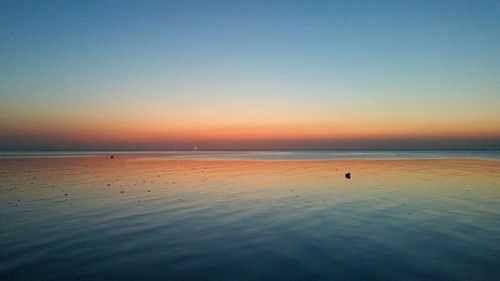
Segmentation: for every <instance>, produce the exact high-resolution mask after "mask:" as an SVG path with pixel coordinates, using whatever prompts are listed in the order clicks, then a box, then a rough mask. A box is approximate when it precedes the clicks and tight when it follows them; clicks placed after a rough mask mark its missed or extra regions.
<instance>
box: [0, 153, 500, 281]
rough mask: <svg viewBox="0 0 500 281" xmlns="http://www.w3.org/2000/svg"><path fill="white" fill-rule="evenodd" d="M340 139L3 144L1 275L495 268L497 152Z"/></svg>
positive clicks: (258, 275) (441, 272)
mask: <svg viewBox="0 0 500 281" xmlns="http://www.w3.org/2000/svg"><path fill="white" fill-rule="evenodd" d="M343 153H350V154H348V155H340V154H338V153H337V154H336V153H335V152H321V151H317V152H312V153H311V152H308V153H305V152H289V151H277V152H276V151H275V152H262V151H261V152H234V151H230V152H196V153H194V152H169V153H118V154H115V156H116V157H115V158H114V159H110V158H109V154H104V153H81V154H77V155H73V154H68V153H66V154H48V153H45V154H22V155H19V154H3V156H2V157H0V222H1V224H0V280H159V279H161V280H499V279H500V161H498V160H494V159H496V157H497V156H496V155H497V154H498V153H496V154H495V153H489V154H488V153H484V154H485V155H486V156H485V155H482V154H481V155H479V156H478V155H477V154H476V155H469V154H467V152H463V153H461V154H460V153H458V154H449V153H448V154H447V153H446V152H426V153H425V154H419V155H417V156H415V155H414V153H415V152H387V154H383V153H382V155H381V152H370V153H368V154H369V155H368V156H369V157H368V156H366V155H367V153H366V152H364V154H359V153H358V152H343ZM356 153H358V154H357V155H354V156H353V154H356ZM397 154H399V156H398V155H397ZM492 155H493V156H492ZM82 156H85V157H82ZM360 156H363V157H360ZM345 158H349V159H345ZM346 172H351V173H352V178H351V179H346V178H345V177H344V174H345V173H346Z"/></svg>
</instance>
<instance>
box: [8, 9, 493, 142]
mask: <svg viewBox="0 0 500 281" xmlns="http://www.w3.org/2000/svg"><path fill="white" fill-rule="evenodd" d="M194 145H197V146H198V147H199V148H497V149H498V148H500V2H499V1H458V0H457V1H306V0H304V1H175V2H174V1H171V2H168V1H2V0H0V150H16V149H21V150H22V149H107V148H155V149H158V148H165V149H171V148H191V147H193V146H194Z"/></svg>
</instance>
